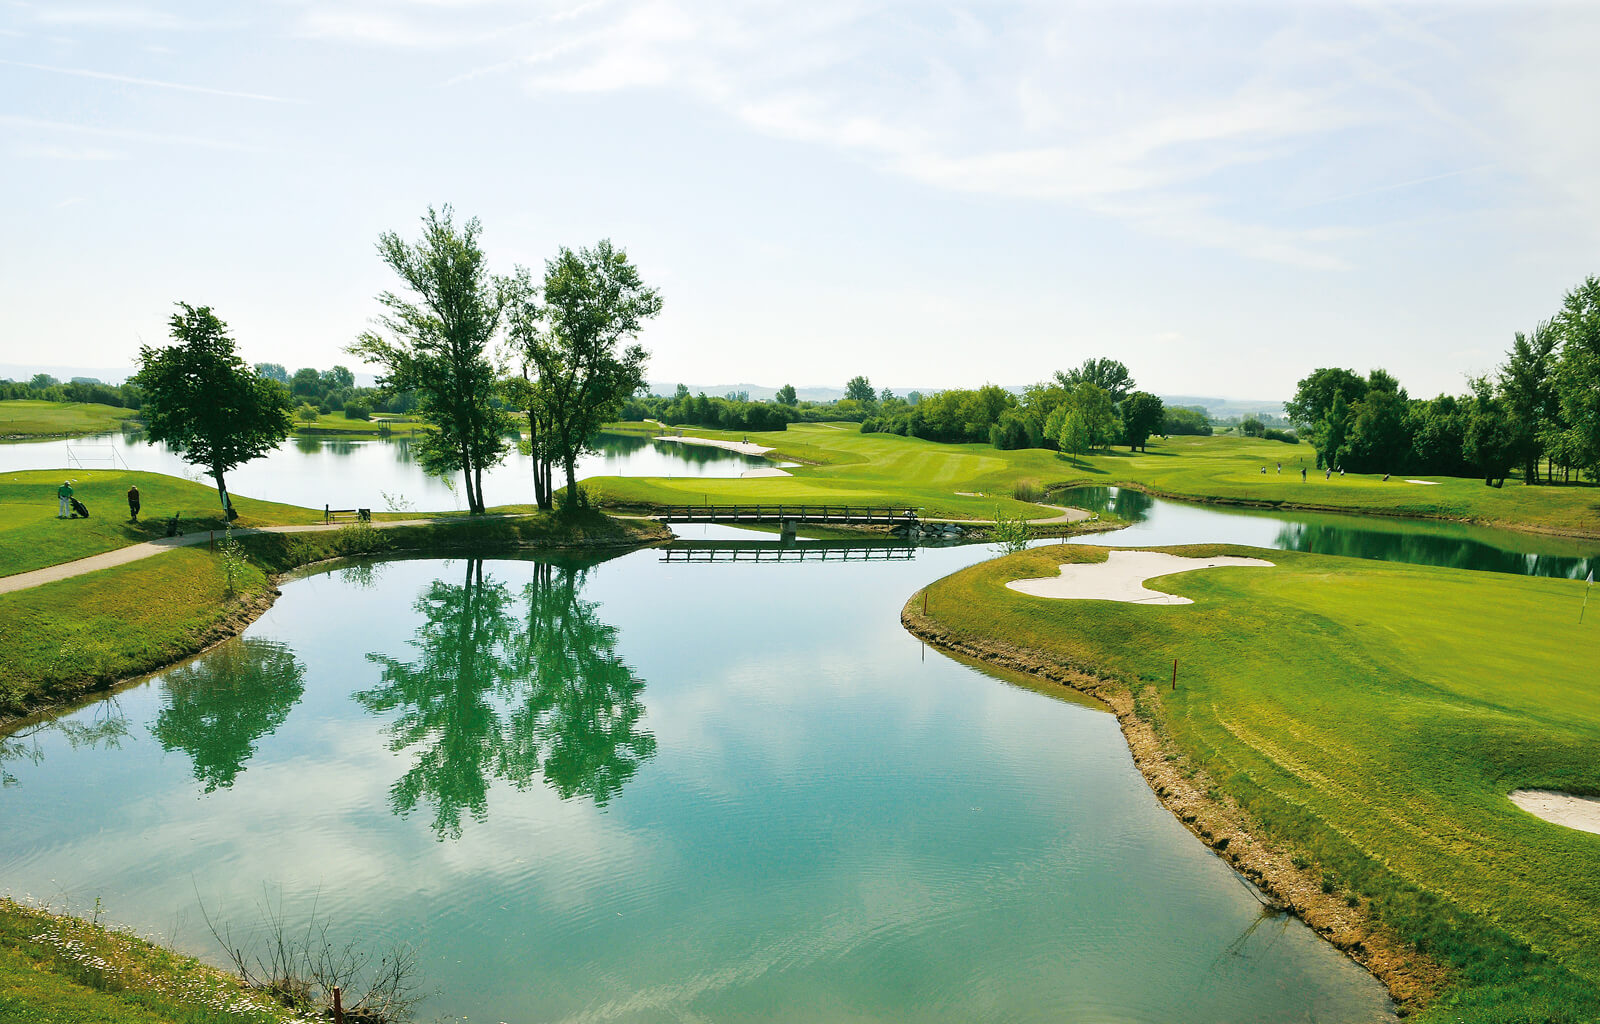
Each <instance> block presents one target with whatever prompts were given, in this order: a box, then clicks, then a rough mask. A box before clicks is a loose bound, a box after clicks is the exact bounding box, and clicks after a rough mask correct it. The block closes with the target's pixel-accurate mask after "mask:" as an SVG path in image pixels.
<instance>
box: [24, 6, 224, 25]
mask: <svg viewBox="0 0 1600 1024" xmlns="http://www.w3.org/2000/svg"><path fill="white" fill-rule="evenodd" d="M28 9H29V11H30V13H31V17H32V18H33V20H34V21H36V22H38V23H40V24H43V25H59V26H66V27H76V28H89V29H107V30H126V29H167V30H171V29H184V28H193V27H195V26H196V23H194V22H192V21H189V20H188V19H186V18H180V17H178V16H177V15H175V14H173V13H171V12H169V11H158V10H152V9H150V8H148V7H139V6H136V5H133V4H119V5H117V6H114V7H112V6H107V7H72V6H66V5H56V4H52V5H50V6H38V7H36V6H33V5H29V6H28Z"/></svg>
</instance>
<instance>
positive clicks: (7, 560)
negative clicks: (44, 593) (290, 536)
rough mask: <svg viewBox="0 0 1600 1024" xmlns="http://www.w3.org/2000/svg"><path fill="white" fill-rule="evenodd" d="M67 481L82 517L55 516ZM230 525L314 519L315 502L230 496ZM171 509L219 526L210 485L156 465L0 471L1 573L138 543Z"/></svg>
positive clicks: (152, 535)
mask: <svg viewBox="0 0 1600 1024" xmlns="http://www.w3.org/2000/svg"><path fill="white" fill-rule="evenodd" d="M63 480H68V481H71V482H72V489H73V492H74V496H75V497H77V499H78V500H79V501H81V502H83V503H84V504H85V505H86V506H88V508H89V518H88V519H57V518H56V512H57V510H58V509H59V508H60V502H59V500H58V499H57V498H56V488H58V487H60V486H61V483H62V481H63ZM133 484H137V485H138V486H139V497H140V503H141V506H142V511H141V512H140V513H139V522H138V523H131V522H129V521H128V497H127V496H128V487H129V486H131V485H133ZM233 507H234V510H235V511H237V512H238V513H239V518H238V519H237V520H235V521H234V526H235V527H247V526H267V525H270V524H278V523H320V522H321V521H322V512H321V510H313V509H308V508H300V507H298V506H295V505H280V504H278V503H276V502H270V501H257V500H256V499H254V498H247V497H242V496H240V495H234V496H233ZM173 514H178V515H180V516H181V517H182V519H183V522H184V529H185V530H186V531H189V530H206V529H216V530H221V529H222V528H223V526H224V522H223V518H222V508H221V503H220V502H219V501H218V499H217V492H216V489H215V488H213V487H208V486H205V485H203V484H197V483H195V482H194V481H192V480H183V479H180V478H178V477H173V476H164V475H162V474H160V473H135V472H128V471H124V470H61V469H49V470H27V471H24V472H18V473H5V474H0V576H10V575H12V574H13V573H19V572H27V571H28V570H29V569H38V568H41V567H43V566H47V565H56V564H57V563H60V562H70V561H73V560H74V559H78V558H85V557H87V556H89V555H94V554H99V553H100V552H102V551H111V550H114V549H116V548H120V547H126V546H127V545H129V544H138V543H141V542H143V541H147V540H154V539H156V538H157V537H165V536H166V534H167V529H166V521H167V519H168V518H169V517H170V516H172V515H173Z"/></svg>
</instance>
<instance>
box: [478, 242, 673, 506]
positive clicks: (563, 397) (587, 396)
mask: <svg viewBox="0 0 1600 1024" xmlns="http://www.w3.org/2000/svg"><path fill="white" fill-rule="evenodd" d="M502 287H503V292H504V294H505V295H507V296H508V301H510V302H511V303H513V311H512V315H511V323H510V330H511V340H512V348H513V350H514V352H515V354H516V355H517V356H518V357H519V358H520V359H521V361H522V364H523V366H524V367H525V372H526V375H527V377H528V379H529V381H530V386H532V387H533V388H534V392H533V394H534V396H535V397H536V398H537V400H538V403H539V404H538V411H539V413H540V415H541V417H542V421H541V422H540V423H539V424H538V425H537V426H532V425H530V426H531V429H534V430H535V438H534V449H535V457H536V458H539V457H543V458H546V459H548V460H549V463H553V464H559V465H560V466H561V467H562V469H563V471H564V473H565V476H566V481H567V496H568V500H572V499H574V498H576V496H577V484H578V475H577V463H578V456H580V455H582V454H583V453H584V452H585V451H590V450H592V445H593V442H594V437H595V435H596V434H598V433H599V432H600V427H601V426H602V425H603V424H604V423H605V422H606V421H607V420H610V419H613V418H615V417H616V415H617V414H618V412H620V410H621V408H622V404H623V402H625V401H626V400H627V399H628V398H629V396H631V395H632V394H633V393H634V392H635V391H637V390H638V389H639V388H640V386H641V385H643V383H644V371H645V360H646V359H647V358H648V356H647V354H646V353H645V350H644V348H643V347H642V346H640V345H638V344H636V343H635V344H627V343H628V341H629V340H631V339H632V338H634V337H635V336H637V335H638V333H639V331H640V330H641V329H642V328H643V326H644V322H645V321H646V320H649V319H650V318H652V317H654V316H656V315H657V314H659V313H660V312H661V295H660V293H659V292H657V291H656V290H655V289H654V288H649V287H646V286H645V284H644V281H643V280H642V279H641V278H640V276H639V270H638V268H637V267H635V266H634V265H633V264H632V263H631V262H629V260H628V254H627V253H626V252H624V251H622V250H621V249H617V248H615V247H614V246H612V244H611V242H610V241H609V240H603V241H601V242H600V243H599V244H597V245H596V246H595V247H594V248H592V249H578V250H576V251H574V250H572V249H568V248H566V247H565V246H563V247H562V248H561V250H560V251H559V252H558V253H557V254H556V256H555V258H554V259H552V260H550V261H549V262H547V263H546V264H545V274H544V285H543V299H542V302H541V301H540V295H539V290H538V289H536V288H534V287H533V284H532V279H531V275H529V274H528V272H527V271H525V270H522V269H520V268H519V270H518V272H517V274H516V276H515V277H513V278H511V279H509V280H508V281H503V282H502ZM547 507H548V506H547Z"/></svg>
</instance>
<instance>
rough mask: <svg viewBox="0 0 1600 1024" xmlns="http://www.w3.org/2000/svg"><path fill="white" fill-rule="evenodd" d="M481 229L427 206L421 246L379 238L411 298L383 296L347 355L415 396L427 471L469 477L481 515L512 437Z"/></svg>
mask: <svg viewBox="0 0 1600 1024" xmlns="http://www.w3.org/2000/svg"><path fill="white" fill-rule="evenodd" d="M482 230H483V229H482V227H481V226H480V225H479V223H478V220H477V218H476V217H474V218H472V219H471V220H469V221H467V222H466V223H465V224H464V225H462V226H461V227H460V228H459V229H458V228H457V227H456V225H455V221H454V215H453V211H452V210H451V208H450V207H449V206H446V207H444V209H443V210H439V211H436V210H434V209H433V208H432V207H429V208H428V212H427V214H426V215H425V216H424V217H423V218H422V238H421V239H420V240H419V241H417V242H415V243H410V242H407V241H405V240H404V239H403V238H401V237H400V236H399V235H397V234H395V233H394V232H386V233H385V234H383V235H381V236H380V237H379V238H378V255H379V256H381V257H382V258H383V262H384V263H386V264H388V266H389V268H390V269H392V270H393V271H394V272H395V273H396V274H398V275H400V279H401V281H403V282H404V283H405V286H406V288H407V289H408V290H409V291H410V292H411V295H412V296H413V297H402V296H400V295H396V294H395V293H394V292H389V291H385V292H382V293H380V294H379V295H378V301H379V303H381V304H382V305H383V308H384V312H383V313H382V314H380V315H379V316H378V317H377V320H376V323H377V325H378V327H379V328H380V331H367V332H365V333H363V334H362V335H361V336H360V337H359V338H358V339H356V341H355V343H354V344H352V345H351V346H350V347H349V348H348V349H347V351H348V352H350V353H351V354H352V355H355V356H359V357H360V358H362V359H363V360H365V361H367V362H370V363H376V364H377V365H379V366H381V367H383V372H382V373H381V374H380V375H379V377H378V385H379V387H381V388H383V389H384V390H385V391H387V392H391V393H392V392H400V391H412V392H414V393H415V394H416V396H417V411H418V413H419V414H420V415H421V416H422V418H423V419H424V420H425V421H427V422H428V423H429V424H430V425H431V426H432V427H433V428H434V429H433V430H430V431H428V432H426V433H423V434H420V435H418V436H417V437H416V439H415V440H413V441H412V447H413V450H414V451H415V452H416V453H417V456H418V460H419V461H420V462H421V463H422V466H423V468H424V469H426V470H427V471H428V472H430V473H434V474H436V475H439V476H445V475H448V474H453V473H460V474H461V475H462V479H463V482H464V486H465V490H466V496H467V506H468V509H469V511H471V512H472V513H474V514H482V512H483V511H484V507H485V503H484V498H483V471H484V470H485V469H487V468H489V467H490V466H493V465H495V464H496V463H498V462H499V461H500V460H501V459H503V458H504V457H505V453H506V451H507V450H508V449H509V448H510V442H508V441H507V439H506V436H507V434H509V433H512V431H513V424H512V421H511V418H510V416H508V415H506V413H504V412H503V411H502V410H501V409H500V407H499V404H498V398H497V395H498V390H497V388H496V377H497V374H496V372H495V367H494V364H493V362H491V360H490V358H489V346H490V344H491V342H492V341H493V339H494V337H495V334H496V332H497V331H498V330H499V327H500V318H501V313H502V299H501V292H500V289H499V288H498V287H497V286H496V283H495V282H494V280H493V279H492V278H491V277H490V274H489V270H488V267H487V265H486V264H485V261H484V255H483V250H482V249H481V248H480V247H479V245H478V236H479V234H481V233H482ZM298 376H299V375H298V374H296V377H298Z"/></svg>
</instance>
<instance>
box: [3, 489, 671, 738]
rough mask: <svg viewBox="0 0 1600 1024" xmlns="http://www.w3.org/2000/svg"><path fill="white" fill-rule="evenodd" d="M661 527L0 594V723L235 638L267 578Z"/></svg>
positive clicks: (251, 553)
mask: <svg viewBox="0 0 1600 1024" xmlns="http://www.w3.org/2000/svg"><path fill="white" fill-rule="evenodd" d="M666 537H667V531H666V529H665V528H664V527H662V526H660V525H659V524H656V523H644V522H631V521H626V520H618V519H611V518H608V517H606V516H602V515H599V514H589V515H585V516H577V517H563V516H558V515H552V514H545V515H535V516H527V517H519V518H505V519H477V520H474V519H465V518H451V519H441V520H438V521H437V522H434V523H429V524H426V525H421V526H397V527H392V528H387V529H381V530H380V529H377V528H375V527H372V526H368V525H364V524H353V525H350V526H346V527H342V528H340V529H338V530H330V531H327V532H316V533H299V534H254V535H251V536H248V537H242V538H240V540H239V544H240V547H241V549H242V551H243V553H244V555H245V560H244V561H243V563H242V564H241V565H238V566H237V567H236V569H235V578H234V580H233V585H232V587H231V589H230V586H229V581H228V575H227V568H228V567H227V563H226V559H225V558H224V555H223V553H222V552H221V550H220V548H221V545H219V546H218V547H219V550H218V551H216V552H210V551H208V550H206V548H204V547H193V548H177V549H175V550H172V551H168V552H163V553H162V554H159V555H156V556H154V557H152V558H146V559H143V560H141V561H138V562H133V563H130V564H128V565H123V566H118V567H116V568H112V569H104V570H101V571H99V572H92V573H86V574H84V575H82V576H76V577H73V578H72V579H67V580H62V581H60V582H57V583H47V584H45V585H43V586H39V587H33V588H31V589H28V590H21V591H17V592H15V593H11V594H5V595H0V724H3V723H4V721H5V718H6V717H7V716H15V715H21V714H25V713H28V712H29V711H31V710H36V709H38V708H41V707H46V706H51V705H56V704H60V703H62V702H64V701H68V700H71V699H73V698H76V697H79V696H81V695H83V694H85V693H90V692H93V691H96V690H102V689H105V688H106V687H108V686H111V685H113V684H114V683H116V682H118V681H119V680H123V679H127V678H129V677H131V676H137V675H141V674H143V673H146V672H153V671H155V670H156V669H159V668H161V667H163V666H165V665H169V664H171V663H172V662H174V661H176V660H178V659H180V658H183V657H186V656H188V655H191V654H194V653H196V652H198V651H200V650H203V649H204V648H205V647H207V646H209V645H210V644H212V643H214V642H216V641H217V640H219V639H222V638H224V637H227V636H231V635H233V634H234V633H237V632H238V631H239V630H240V629H242V628H243V627H244V626H245V625H247V624H248V623H249V622H251V621H253V620H254V618H255V617H256V616H257V615H259V614H260V612H261V610H262V609H263V608H265V607H266V606H267V605H268V604H270V603H271V600H272V598H273V596H274V595H275V593H276V592H275V590H274V589H273V586H272V582H271V578H270V574H275V573H281V572H286V571H288V570H289V569H292V568H295V567H297V566H301V565H306V564H308V563H311V562H317V561H321V560H324V559H328V558H337V557H341V556H346V555H357V554H370V553H382V552H394V551H430V552H472V553H480V552H495V551H508V550H515V549H518V548H532V547H545V548H572V547H600V546H608V547H622V546H629V545H635V544H643V543H649V542H652V541H657V540H664V539H666Z"/></svg>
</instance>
